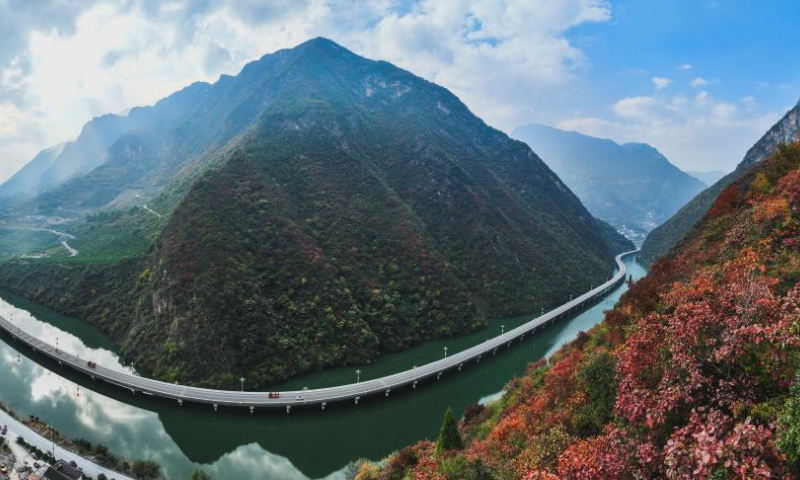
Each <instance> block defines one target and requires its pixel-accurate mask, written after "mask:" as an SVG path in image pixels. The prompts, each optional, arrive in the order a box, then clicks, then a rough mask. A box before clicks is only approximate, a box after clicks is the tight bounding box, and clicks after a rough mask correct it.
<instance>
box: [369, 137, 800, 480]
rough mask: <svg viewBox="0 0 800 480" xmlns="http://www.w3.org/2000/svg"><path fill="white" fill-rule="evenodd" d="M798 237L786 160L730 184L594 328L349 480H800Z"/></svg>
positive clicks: (799, 219)
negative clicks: (496, 394) (453, 420)
mask: <svg viewBox="0 0 800 480" xmlns="http://www.w3.org/2000/svg"><path fill="white" fill-rule="evenodd" d="M798 226H800V145H797V144H795V145H791V146H782V147H779V148H778V149H777V150H776V151H775V153H774V154H773V155H772V156H771V157H770V158H769V159H768V160H766V161H764V162H761V163H756V165H754V166H752V167H751V168H750V169H748V170H747V171H745V172H744V173H743V174H742V175H740V177H739V178H738V179H737V180H736V181H735V182H733V183H732V184H731V185H730V186H729V187H728V188H727V189H726V190H725V191H724V193H723V194H722V195H720V196H719V197H718V198H717V199H716V200H715V202H714V206H713V207H712V209H711V210H710V212H709V215H707V216H706V217H704V218H703V219H702V220H701V221H700V223H699V224H698V225H697V228H696V229H695V230H693V231H692V233H691V234H690V236H689V237H688V238H687V239H686V240H685V241H684V242H683V243H681V244H679V245H678V246H677V247H676V248H675V249H674V250H672V251H671V252H670V254H669V255H668V256H667V257H664V258H663V259H661V260H660V261H658V262H657V263H656V264H655V265H654V266H653V268H652V269H651V270H650V271H649V272H648V274H647V276H645V277H644V278H642V279H641V280H639V281H637V282H636V283H634V284H633V285H632V286H631V287H630V289H629V290H628V292H626V293H625V294H624V295H623V297H622V299H621V300H620V302H619V303H618V304H617V305H616V306H615V307H614V309H613V310H611V311H609V312H607V313H606V315H605V319H604V320H603V322H601V323H600V324H598V325H596V326H595V327H594V328H592V329H591V330H590V331H589V332H586V333H579V334H578V337H577V339H576V340H575V341H573V342H572V343H571V344H569V345H566V346H565V347H563V348H561V349H560V350H559V351H557V352H556V353H555V354H553V355H552V356H551V357H550V358H549V359H547V360H544V359H542V360H540V361H538V362H536V363H534V364H532V365H530V366H529V367H528V369H527V371H526V373H525V374H523V375H521V376H520V377H519V378H515V379H513V380H512V381H511V382H509V384H508V385H507V386H506V388H505V389H504V394H503V396H502V398H501V399H499V400H497V401H496V402H495V403H492V404H490V405H488V406H485V407H484V406H482V405H474V406H471V407H467V409H466V411H465V412H464V416H463V421H462V422H460V425H459V426H458V428H452V426H451V427H450V429H449V430H446V429H445V428H444V427H443V428H442V432H446V435H445V434H441V435H440V437H439V441H438V442H436V443H434V442H431V441H427V440H426V441H422V442H420V443H418V444H417V445H413V446H410V447H407V448H405V449H402V450H400V451H399V452H398V453H396V454H393V455H392V456H390V457H389V458H388V459H386V460H385V461H384V462H381V463H380V466H379V467H376V466H373V465H371V464H363V463H360V465H361V469H362V472H361V473H362V474H363V476H361V477H359V476H358V475H356V476H355V478H426V479H429V478H435V479H445V478H469V479H473V478H476V479H484V478H518V479H526V480H559V479H560V480H577V479H580V480H607V479H618V480H622V479H664V478H667V479H696V478H698V479H699V478H704V479H726V480H727V479H730V480H734V479H743V478H748V479H756V478H759V479H765V480H766V479H778V478H781V479H788V478H799V476H800V329H798V327H799V326H800V310H799V309H798V304H799V302H800V285H798V279H799V278H800V270H798V267H797V266H798V265H800V249H798V248H797V247H798V245H799V244H800V236H798V231H800V230H798ZM458 413H460V412H458ZM434 428H435V425H431V426H430V430H431V431H434ZM459 437H460V438H459ZM437 443H438V444H437ZM462 444H463V447H462V446H461V445H462ZM443 445H450V446H451V449H450V450H449V451H444V452H443V451H442V450H444V448H443ZM437 447H438V448H437ZM371 470H372V472H371V473H372V475H371V476H370V475H366V474H367V473H368V472H370V471H371ZM375 470H379V471H375Z"/></svg>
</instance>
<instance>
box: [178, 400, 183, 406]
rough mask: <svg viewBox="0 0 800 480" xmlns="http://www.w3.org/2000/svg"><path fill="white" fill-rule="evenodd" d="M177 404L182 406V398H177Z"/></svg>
mask: <svg viewBox="0 0 800 480" xmlns="http://www.w3.org/2000/svg"><path fill="white" fill-rule="evenodd" d="M178 406H181V407H182V406H183V399H182V398H179V399H178Z"/></svg>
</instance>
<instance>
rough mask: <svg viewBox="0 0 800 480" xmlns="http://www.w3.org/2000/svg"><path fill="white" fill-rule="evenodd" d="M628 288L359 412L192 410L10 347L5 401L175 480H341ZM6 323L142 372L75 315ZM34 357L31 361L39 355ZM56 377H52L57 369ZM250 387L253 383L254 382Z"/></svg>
mask: <svg viewBox="0 0 800 480" xmlns="http://www.w3.org/2000/svg"><path fill="white" fill-rule="evenodd" d="M625 263H626V265H627V268H628V272H629V274H631V275H633V278H634V279H638V278H641V277H642V276H643V275H644V274H645V270H644V268H642V266H640V265H639V264H638V263H636V260H635V258H628V259H626V260H625ZM626 288H627V286H626V285H624V284H623V285H621V286H620V287H618V288H617V289H616V290H615V291H614V292H613V293H612V294H610V295H609V296H608V297H607V298H606V299H605V300H604V301H602V302H600V303H598V304H596V305H594V306H592V307H591V308H589V309H587V310H585V311H583V312H582V313H580V314H578V315H576V316H575V317H573V318H571V319H568V320H563V321H561V322H559V323H557V324H556V325H553V326H551V327H549V328H547V329H545V330H542V331H540V332H537V333H536V334H535V335H534V336H533V337H532V338H529V339H526V340H525V341H524V342H522V343H515V344H514V346H513V347H512V348H511V349H509V350H506V351H503V352H501V353H498V355H497V356H496V357H492V358H491V359H486V360H484V361H483V362H481V363H480V364H478V365H469V366H466V367H465V368H464V370H463V371H462V372H457V371H450V372H446V373H445V374H444V376H443V377H442V379H441V381H439V382H437V381H436V380H435V379H433V380H431V381H426V382H425V383H422V384H421V385H420V386H419V387H418V388H417V389H416V390H411V389H406V390H403V391H397V392H392V396H391V397H390V398H384V397H382V396H372V397H367V398H364V399H362V400H361V402H360V404H359V405H358V406H357V407H356V406H353V405H349V404H334V405H328V408H327V410H326V411H321V410H319V411H318V410H305V411H293V412H292V413H291V414H286V413H284V412H283V411H278V410H266V409H262V410H261V411H256V413H255V414H249V413H247V412H246V411H244V410H241V411H240V410H230V409H228V410H225V409H221V410H220V411H219V412H217V413H214V412H213V411H212V409H211V407H207V406H188V405H187V406H183V407H180V406H178V405H177V404H172V403H170V402H167V401H164V400H158V399H153V398H149V397H146V396H143V395H131V394H130V393H128V392H125V391H122V390H120V389H116V388H111V387H110V386H107V385H105V384H102V383H91V381H88V380H86V379H85V378H84V377H77V376H75V375H73V374H71V373H69V372H67V371H65V370H60V369H59V367H58V366H57V365H55V364H51V363H49V362H46V361H43V364H40V363H37V361H42V360H40V359H39V358H38V357H36V356H35V355H34V354H32V353H29V352H26V351H22V352H21V353H20V352H18V351H17V349H21V347H20V345H19V344H16V343H13V342H10V341H8V340H6V339H0V371H2V372H4V374H3V375H2V376H0V401H2V402H3V403H5V404H7V405H8V406H10V407H11V408H12V409H13V410H15V411H16V412H17V413H19V414H21V415H35V416H38V417H39V418H41V419H42V420H43V421H45V422H48V423H52V425H53V426H54V427H55V428H56V429H57V430H59V431H60V432H61V433H62V434H64V435H66V436H68V437H71V438H85V439H87V440H89V441H91V442H93V443H97V444H103V445H106V446H108V447H109V449H110V450H111V451H112V452H113V453H115V454H116V455H118V456H119V457H122V458H128V459H139V458H150V459H153V460H156V461H157V462H159V463H160V464H161V465H162V466H163V468H164V471H163V473H164V475H165V476H166V478H168V479H170V480H185V479H186V478H188V476H189V474H190V473H191V472H192V471H194V470H195V469H198V468H202V469H204V470H206V471H207V472H208V473H209V474H211V476H212V477H213V478H215V479H217V480H224V479H227V478H259V479H266V480H292V479H319V478H330V479H339V478H343V477H344V473H343V470H344V468H345V467H346V465H347V464H348V463H349V462H351V461H353V460H356V459H358V458H368V459H371V460H380V459H382V458H384V457H386V456H387V455H388V454H390V453H391V452H393V451H395V450H397V449H400V448H402V447H404V446H407V445H410V444H412V443H414V442H416V441H418V440H421V439H425V438H430V439H433V438H435V436H436V434H437V431H438V428H439V425H440V422H441V418H442V414H443V413H444V410H445V409H446V408H447V407H448V406H450V407H452V408H453V410H454V412H455V413H456V414H458V415H460V414H462V413H463V412H464V409H465V408H466V407H467V406H468V405H470V404H474V403H477V402H479V401H481V400H484V401H485V400H487V399H490V398H494V397H496V396H497V394H498V392H500V391H501V390H502V388H503V386H504V385H505V384H506V383H507V382H508V380H509V379H511V378H512V377H513V376H514V375H519V374H522V373H523V372H524V371H525V367H526V365H527V364H528V363H530V362H533V361H535V360H538V359H539V358H542V357H543V356H546V355H549V354H551V353H552V352H554V351H555V350H556V349H558V348H559V347H560V346H561V345H563V344H564V343H565V342H568V341H570V340H572V339H574V338H575V336H576V335H577V333H578V332H579V331H581V330H588V329H589V328H591V326H592V325H594V324H596V323H597V322H598V321H600V320H601V319H602V312H603V311H604V310H606V309H608V308H610V307H611V305H613V303H614V302H616V300H617V299H618V298H619V296H620V295H621V294H622V293H623V292H624V291H625V289H626ZM0 314H2V315H3V316H6V318H9V317H11V318H13V319H14V321H15V322H16V323H17V324H18V325H24V328H25V329H26V331H28V332H31V333H34V334H36V335H38V336H39V337H40V338H42V339H44V340H46V341H47V342H50V343H53V344H56V343H58V345H59V348H60V349H62V350H64V351H67V352H69V353H73V354H75V355H79V356H80V357H81V358H85V359H87V360H94V361H96V362H97V363H99V364H102V365H104V366H107V367H109V368H116V369H120V370H127V371H131V372H133V370H132V369H131V368H130V367H129V366H126V365H123V364H121V363H120V361H119V357H118V356H117V354H116V353H115V349H114V346H113V344H112V343H111V342H110V341H109V340H108V339H107V338H106V337H105V336H104V335H103V334H102V333H100V332H99V331H97V330H96V329H95V328H93V327H92V326H91V325H89V324H88V323H86V322H83V321H80V320H77V319H72V318H68V317H64V316H62V315H59V314H57V313H55V312H52V311H50V310H48V309H46V308H43V307H41V306H39V305H37V304H35V303H32V302H30V301H28V300H26V299H23V298H20V297H18V296H15V295H13V294H10V293H6V292H0ZM532 316H533V315H526V316H521V317H516V318H507V319H498V320H493V321H491V322H490V326H489V327H488V328H486V329H484V330H482V331H480V332H476V333H474V334H471V335H467V336H464V337H459V338H456V339H446V340H437V341H430V342H426V343H424V344H422V345H419V346H417V347H415V348H413V349H411V350H408V351H405V352H402V353H397V354H391V355H386V356H384V357H382V358H381V359H380V361H378V362H377V363H375V364H372V365H365V366H362V367H358V368H359V369H360V370H361V374H360V378H361V379H362V380H366V379H369V378H375V377H379V376H382V375H386V374H389V373H394V372H397V371H400V370H404V369H407V368H409V367H411V366H413V365H421V364H423V363H425V362H429V361H431V360H434V359H438V358H441V356H442V355H443V349H444V347H447V348H448V353H450V354H452V353H455V352H458V351H460V350H462V349H464V348H467V347H469V346H472V345H475V344H477V343H479V342H482V341H483V340H485V339H487V338H489V337H492V336H495V335H497V334H499V333H500V330H501V329H502V328H505V329H506V330H508V329H510V328H514V327H515V326H518V325H520V324H522V323H524V322H526V321H528V320H529V319H530V318H531V317H532ZM28 355H30V356H31V357H30V358H29V357H28ZM356 368H357V367H352V368H351V367H348V368H338V369H331V370H327V371H324V372H321V373H316V374H310V375H305V376H302V377H299V378H296V379H294V380H292V381H291V382H288V383H286V384H284V385H280V386H276V388H277V389H290V388H302V387H304V386H308V387H310V388H314V387H322V386H330V385H334V384H340V383H346V382H353V381H355V379H356V373H355V370H356ZM50 369H52V370H50ZM245 388H246V382H245Z"/></svg>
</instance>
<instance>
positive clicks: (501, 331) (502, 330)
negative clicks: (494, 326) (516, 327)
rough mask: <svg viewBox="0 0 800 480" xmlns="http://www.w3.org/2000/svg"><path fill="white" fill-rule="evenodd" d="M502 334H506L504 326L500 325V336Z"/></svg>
mask: <svg viewBox="0 0 800 480" xmlns="http://www.w3.org/2000/svg"><path fill="white" fill-rule="evenodd" d="M504 333H506V326H505V325H500V335H502V334H504Z"/></svg>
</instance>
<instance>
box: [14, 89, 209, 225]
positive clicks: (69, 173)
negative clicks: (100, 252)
mask: <svg viewBox="0 0 800 480" xmlns="http://www.w3.org/2000/svg"><path fill="white" fill-rule="evenodd" d="M209 88H210V85H209V84H207V83H201V82H198V83H195V84H193V85H190V86H189V87H186V88H185V89H183V90H181V91H180V92H177V93H175V94H173V95H171V96H169V97H167V98H165V99H163V100H161V101H159V102H158V103H156V104H155V105H153V106H152V107H140V108H134V109H132V110H131V111H130V112H129V113H128V114H127V115H124V116H120V115H104V116H101V117H98V118H95V119H93V120H92V121H91V122H89V123H87V124H86V126H85V127H84V128H83V130H82V132H81V134H80V136H78V138H77V139H76V140H74V141H72V142H68V143H66V144H65V145H64V146H63V147H62V148H61V149H60V151H59V154H58V155H56V156H53V155H46V156H45V158H46V159H47V161H46V162H45V161H41V160H40V157H42V156H43V155H44V154H45V153H46V152H49V150H48V151H45V152H43V153H42V154H40V155H38V156H37V157H36V158H34V160H32V161H31V162H30V163H28V164H27V165H26V166H25V167H24V168H23V169H22V170H21V171H20V172H19V173H18V174H17V175H15V176H13V177H12V178H10V179H9V180H8V181H7V182H5V183H4V184H3V185H2V186H0V196H8V195H17V194H21V195H20V197H21V198H17V199H15V201H13V202H12V203H11V209H12V212H13V213H17V214H32V213H35V214H46V215H51V214H64V213H67V214H70V215H74V214H85V213H91V212H93V211H97V210H99V209H102V208H103V207H106V206H109V205H111V204H113V203H122V204H126V203H130V197H131V195H132V193H133V192H141V193H145V194H147V195H148V196H152V195H153V192H157V191H159V190H158V187H163V186H165V185H166V184H168V183H169V181H171V180H174V176H173V175H172V174H173V173H174V171H175V170H176V169H179V168H180V167H181V166H182V165H185V164H187V163H189V162H190V161H192V160H194V159H196V158H197V157H198V156H199V155H200V153H198V151H197V150H191V149H190V148H188V147H187V145H186V142H185V141H184V139H183V138H181V137H179V136H177V135H176V134H175V130H174V129H175V128H177V126H178V125H183V124H184V123H185V122H187V121H188V120H189V116H190V115H191V114H192V113H194V112H195V109H196V108H197V106H198V103H199V102H200V100H201V98H202V97H203V94H204V93H206V91H207V90H208V89H209ZM195 133H196V135H197V136H199V135H204V134H206V133H208V132H207V131H205V130H201V131H196V132H195ZM199 143H200V145H198V147H197V148H198V149H202V148H204V147H207V145H208V143H209V142H207V141H204V142H199ZM51 157H52V158H51ZM166 159H169V160H166ZM166 164H169V166H170V167H171V168H172V170H170V169H165V168H164V167H165V165H166ZM153 189H156V190H153ZM125 193H127V196H125V195H123V194H125Z"/></svg>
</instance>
